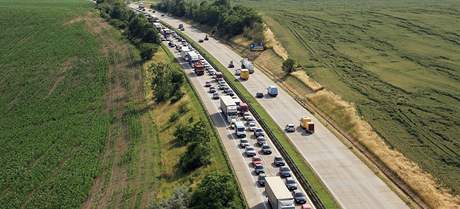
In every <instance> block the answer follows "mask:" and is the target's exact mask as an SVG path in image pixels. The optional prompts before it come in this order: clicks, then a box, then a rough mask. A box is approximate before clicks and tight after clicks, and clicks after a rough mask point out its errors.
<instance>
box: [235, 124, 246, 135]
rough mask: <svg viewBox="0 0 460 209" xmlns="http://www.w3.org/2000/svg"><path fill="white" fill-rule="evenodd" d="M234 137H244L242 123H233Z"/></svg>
mask: <svg viewBox="0 0 460 209" xmlns="http://www.w3.org/2000/svg"><path fill="white" fill-rule="evenodd" d="M235 135H236V137H238V138H244V137H246V127H244V123H243V122H242V121H237V122H236V123H235Z"/></svg>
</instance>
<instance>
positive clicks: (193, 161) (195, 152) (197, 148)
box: [179, 143, 211, 172]
mask: <svg viewBox="0 0 460 209" xmlns="http://www.w3.org/2000/svg"><path fill="white" fill-rule="evenodd" d="M209 163H211V149H210V148H209V146H208V145H207V143H193V144H191V145H190V146H188V147H187V151H186V152H185V154H184V155H182V157H181V158H180V160H179V166H180V168H181V170H182V171H183V172H189V171H193V170H195V169H197V168H199V167H201V166H204V165H207V164H209Z"/></svg>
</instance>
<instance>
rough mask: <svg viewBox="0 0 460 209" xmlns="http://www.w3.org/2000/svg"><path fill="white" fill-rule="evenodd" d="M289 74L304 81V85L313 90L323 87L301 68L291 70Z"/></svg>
mask: <svg viewBox="0 0 460 209" xmlns="http://www.w3.org/2000/svg"><path fill="white" fill-rule="evenodd" d="M291 75H292V76H294V77H295V78H297V79H299V80H300V81H301V82H302V83H304V84H305V85H306V86H308V87H309V88H310V89H311V90H313V91H315V92H316V91H319V90H321V89H323V88H324V87H323V86H321V84H319V83H318V82H316V81H315V80H313V79H311V78H310V76H308V75H307V74H306V73H305V71H303V70H299V71H296V72H293V73H291Z"/></svg>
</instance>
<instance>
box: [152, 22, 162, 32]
mask: <svg viewBox="0 0 460 209" xmlns="http://www.w3.org/2000/svg"><path fill="white" fill-rule="evenodd" d="M153 26H155V28H156V29H158V30H161V24H160V23H158V22H154V23H153Z"/></svg>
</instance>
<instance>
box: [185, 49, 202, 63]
mask: <svg viewBox="0 0 460 209" xmlns="http://www.w3.org/2000/svg"><path fill="white" fill-rule="evenodd" d="M184 59H185V60H186V61H188V62H195V61H198V60H200V58H199V57H198V54H197V53H196V52H194V51H189V52H187V53H186V54H185V58H184Z"/></svg>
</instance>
